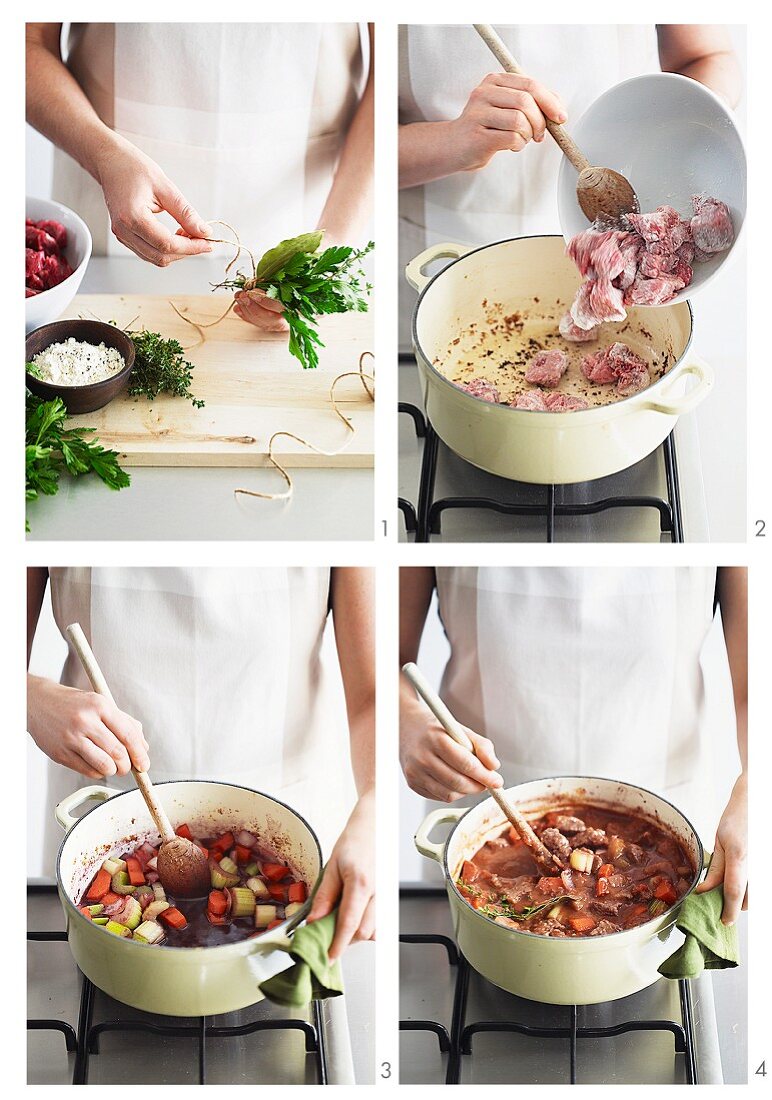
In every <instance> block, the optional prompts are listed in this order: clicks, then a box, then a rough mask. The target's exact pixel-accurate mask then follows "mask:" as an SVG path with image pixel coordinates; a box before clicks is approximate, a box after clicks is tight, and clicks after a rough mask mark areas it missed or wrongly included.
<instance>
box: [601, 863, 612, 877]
mask: <svg viewBox="0 0 772 1100" xmlns="http://www.w3.org/2000/svg"><path fill="white" fill-rule="evenodd" d="M613 874H614V864H613V863H604V864H603V865H602V866H601V867H599V868H598V877H599V878H608V877H609V875H613Z"/></svg>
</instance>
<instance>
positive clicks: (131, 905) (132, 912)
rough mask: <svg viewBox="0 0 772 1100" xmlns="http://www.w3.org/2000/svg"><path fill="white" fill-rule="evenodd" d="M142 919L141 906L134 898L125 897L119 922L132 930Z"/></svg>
mask: <svg viewBox="0 0 772 1100" xmlns="http://www.w3.org/2000/svg"><path fill="white" fill-rule="evenodd" d="M141 920H142V906H141V905H140V904H139V902H138V901H137V900H136V898H132V897H127V898H126V901H125V902H124V903H123V909H122V910H121V924H125V925H126V927H127V928H131V930H132V931H133V930H134V929H135V928H136V927H137V925H138V924H139V923H140V922H141Z"/></svg>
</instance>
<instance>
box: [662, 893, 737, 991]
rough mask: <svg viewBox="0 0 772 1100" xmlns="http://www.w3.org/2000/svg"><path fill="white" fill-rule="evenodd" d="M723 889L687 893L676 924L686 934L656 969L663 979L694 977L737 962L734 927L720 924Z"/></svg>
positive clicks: (731, 965)
mask: <svg viewBox="0 0 772 1100" xmlns="http://www.w3.org/2000/svg"><path fill="white" fill-rule="evenodd" d="M723 908H724V888H723V886H716V887H715V888H714V889H713V890H708V891H706V893H704V894H689V896H688V898H686V899H685V900H684V902H683V904H682V905H681V909H680V912H679V914H678V920H677V921H676V926H677V927H678V928H680V929H681V931H682V932H683V933H684V935H685V936H686V940H685V941H684V943H683V944H682V946H681V947H679V948H678V950H677V951H676V952H675V954H673V955H671V956H670V958H669V959H665V961H664V962H663V964H662V966H660V968H659V972H660V974H662V975H663V976H664V977H665V978H696V977H697V975H698V974H701V973H702V971H703V970H727V969H730V968H732V967H735V966H738V965H739V963H740V948H739V944H738V942H737V928H736V927H735V926H734V925H726V924H722V923H721V911H722V909H723Z"/></svg>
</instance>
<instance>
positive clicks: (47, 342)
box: [25, 321, 134, 416]
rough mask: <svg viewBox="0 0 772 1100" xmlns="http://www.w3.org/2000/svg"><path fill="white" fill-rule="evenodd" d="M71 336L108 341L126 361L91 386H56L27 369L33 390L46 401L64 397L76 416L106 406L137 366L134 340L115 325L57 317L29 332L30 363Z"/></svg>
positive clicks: (68, 407)
mask: <svg viewBox="0 0 772 1100" xmlns="http://www.w3.org/2000/svg"><path fill="white" fill-rule="evenodd" d="M71 336H72V337H74V338H75V339H76V340H82V341H83V342H84V343H88V344H105V345H106V346H107V347H109V348H116V349H117V350H118V351H119V352H120V354H121V355H122V356H123V359H124V362H125V364H126V365H125V366H124V367H123V369H122V370H119V371H118V373H117V374H114V375H112V376H111V377H110V378H104V379H102V381H101V382H91V383H90V384H89V385H88V386H54V385H52V384H51V383H50V382H43V381H41V380H40V379H39V378H35V376H34V375H32V374H30V373H29V371H27V372H26V376H27V388H28V389H30V390H31V391H32V393H34V394H35V395H36V396H37V397H42V398H43V400H44V401H53V399H54V398H55V397H61V399H62V401H63V402H64V404H65V406H66V408H67V412H68V413H70V415H71V416H75V415H77V414H78V413H88V412H94V411H95V410H96V409H101V408H103V407H104V406H105V405H107V404H108V402H110V401H112V399H113V398H114V397H115V396H116V395H117V394H119V393H120V392H121V390H122V389H124V387H125V386H126V385H127V383H128V381H129V375H130V374H131V368H132V367H133V366H134V344H133V342H132V340H131V338H130V337H129V336H127V335H126V333H125V332H123V331H122V330H121V329H119V328H116V327H115V325H107V324H105V323H104V321H54V322H52V324H50V325H43V326H42V328H37V329H35V331H34V332H31V333H30V334H29V336H28V337H27V343H26V351H25V354H26V357H27V358H26V360H25V362H27V363H31V362H32V360H33V359H34V357H35V356H36V355H37V354H38V353H39V352H41V351H43V350H44V349H45V348H47V347H50V346H51V344H60V343H63V342H64V341H65V340H69V338H70V337H71Z"/></svg>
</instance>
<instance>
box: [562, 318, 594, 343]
mask: <svg viewBox="0 0 772 1100" xmlns="http://www.w3.org/2000/svg"><path fill="white" fill-rule="evenodd" d="M558 331H559V333H560V335H561V336H562V337H563V339H564V340H568V341H569V343H571V344H587V343H589V342H590V340H597V339H598V332H597V326H596V327H595V328H589V329H583V328H579V326H578V325H575V324H574V319H573V317H572V316H571V314H570V313H564V314H563V316H562V317H561V318H560V324H559V325H558Z"/></svg>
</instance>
